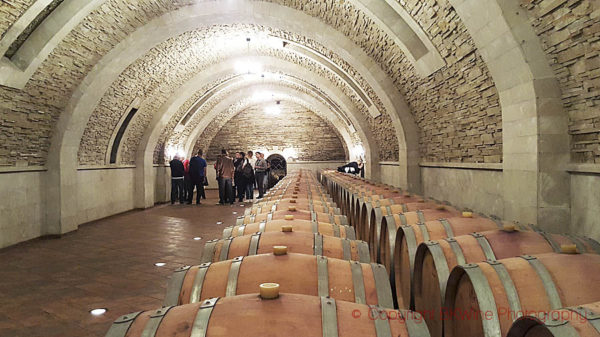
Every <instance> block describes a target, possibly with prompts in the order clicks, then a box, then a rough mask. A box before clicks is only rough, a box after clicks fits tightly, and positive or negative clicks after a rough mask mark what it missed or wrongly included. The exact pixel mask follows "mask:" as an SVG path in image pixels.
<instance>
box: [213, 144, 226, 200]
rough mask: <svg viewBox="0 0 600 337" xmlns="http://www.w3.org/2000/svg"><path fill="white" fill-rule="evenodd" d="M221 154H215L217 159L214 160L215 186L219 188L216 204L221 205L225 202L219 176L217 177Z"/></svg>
mask: <svg viewBox="0 0 600 337" xmlns="http://www.w3.org/2000/svg"><path fill="white" fill-rule="evenodd" d="M222 157H223V155H222V154H220V155H218V156H217V161H216V162H215V166H214V167H215V176H216V177H217V187H218V189H219V202H218V203H217V205H223V204H224V203H225V202H224V201H223V188H222V187H221V178H220V177H219V166H220V165H221V158H222Z"/></svg>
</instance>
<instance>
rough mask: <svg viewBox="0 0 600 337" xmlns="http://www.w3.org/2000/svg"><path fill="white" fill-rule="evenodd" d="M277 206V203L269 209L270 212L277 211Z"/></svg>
mask: <svg viewBox="0 0 600 337" xmlns="http://www.w3.org/2000/svg"><path fill="white" fill-rule="evenodd" d="M277 205H278V203H275V204H273V206H272V207H271V212H275V211H277Z"/></svg>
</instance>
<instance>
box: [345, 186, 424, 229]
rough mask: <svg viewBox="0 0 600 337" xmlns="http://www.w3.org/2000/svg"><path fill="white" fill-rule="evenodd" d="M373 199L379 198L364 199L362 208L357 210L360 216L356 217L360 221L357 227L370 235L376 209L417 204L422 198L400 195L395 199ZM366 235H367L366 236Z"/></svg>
mask: <svg viewBox="0 0 600 337" xmlns="http://www.w3.org/2000/svg"><path fill="white" fill-rule="evenodd" d="M373 197H377V196H372V197H370V199H368V198H366V199H363V200H364V202H363V203H362V206H360V208H358V209H357V211H358V214H356V217H357V219H358V222H357V224H356V227H360V228H361V231H362V232H363V233H365V232H366V233H368V232H369V224H370V222H369V221H370V220H371V218H370V216H371V210H372V209H373V208H375V207H385V206H391V205H397V204H404V203H408V202H417V201H418V200H419V199H420V197H416V196H413V195H410V194H404V195H398V196H396V197H393V198H385V199H382V198H373ZM360 200H361V199H358V202H359V203H360ZM365 235H366V234H365Z"/></svg>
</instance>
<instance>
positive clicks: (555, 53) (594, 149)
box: [521, 0, 600, 164]
mask: <svg viewBox="0 0 600 337" xmlns="http://www.w3.org/2000/svg"><path fill="white" fill-rule="evenodd" d="M521 3H522V4H521V5H522V6H523V7H524V8H526V9H527V11H528V14H529V17H530V20H531V23H532V25H533V27H534V28H535V30H536V33H537V34H538V36H539V37H540V39H541V41H542V47H543V48H544V50H545V52H546V53H547V55H548V56H549V58H550V64H551V66H552V68H553V70H554V72H555V74H556V76H557V78H558V80H559V83H560V86H561V89H562V101H563V105H564V107H565V110H566V111H567V113H568V114H569V118H570V122H569V133H570V134H571V159H572V161H573V162H575V163H596V164H600V20H599V18H600V2H598V1H589V0H522V1H521Z"/></svg>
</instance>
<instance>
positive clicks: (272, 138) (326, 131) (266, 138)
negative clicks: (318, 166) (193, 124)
mask: <svg viewBox="0 0 600 337" xmlns="http://www.w3.org/2000/svg"><path fill="white" fill-rule="evenodd" d="M272 104H274V103H272ZM280 106H281V110H282V112H281V114H280V115H278V116H272V115H266V114H265V111H264V109H265V106H264V105H258V106H253V107H250V108H248V109H246V110H244V111H242V112H240V113H239V114H238V115H236V116H234V117H233V118H232V119H230V120H229V121H228V122H227V123H226V124H225V125H224V126H223V127H222V128H221V130H219V131H218V132H217V134H216V136H215V137H214V138H212V141H211V142H210V143H208V144H207V142H206V139H207V138H208V137H209V136H208V135H207V134H206V132H205V133H203V134H202V135H201V136H200V138H199V140H198V142H197V144H196V148H195V149H196V151H197V149H199V148H202V149H203V150H204V152H205V153H206V154H207V156H206V158H207V159H208V160H215V159H216V157H217V155H218V154H219V153H220V151H221V149H226V150H228V151H229V152H230V153H231V152H237V151H248V150H253V151H256V150H259V149H267V151H269V152H270V153H273V152H282V151H283V150H284V149H286V148H293V149H295V150H296V152H297V154H298V157H297V159H298V160H301V161H344V160H345V159H346V150H345V149H344V145H343V142H342V140H341V139H340V137H339V136H338V134H337V132H336V131H335V129H334V128H333V126H331V125H329V124H328V123H327V122H326V121H325V120H323V119H322V118H320V117H318V116H317V115H316V114H314V113H313V112H311V111H307V110H306V109H304V108H303V107H301V106H299V105H296V104H294V103H287V102H285V101H284V102H281V105H280Z"/></svg>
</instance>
